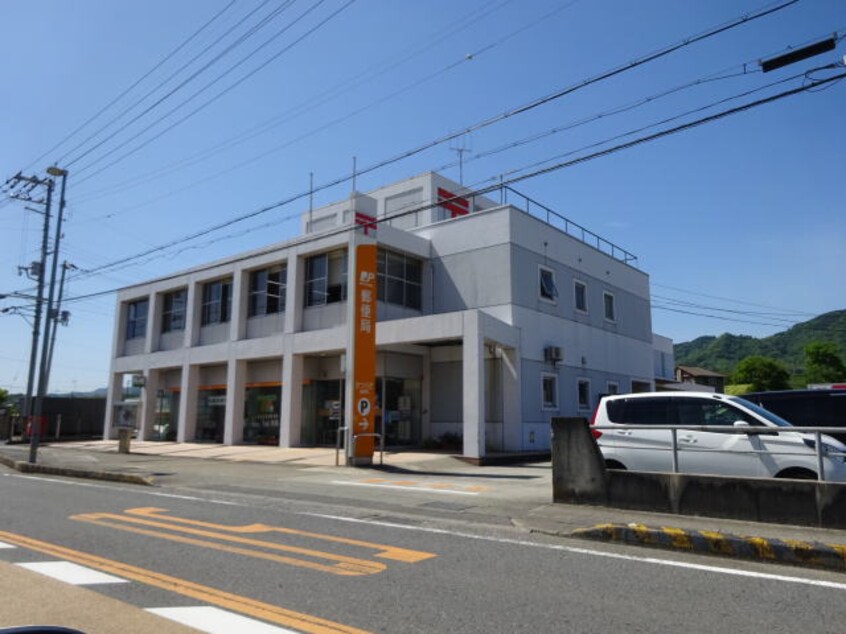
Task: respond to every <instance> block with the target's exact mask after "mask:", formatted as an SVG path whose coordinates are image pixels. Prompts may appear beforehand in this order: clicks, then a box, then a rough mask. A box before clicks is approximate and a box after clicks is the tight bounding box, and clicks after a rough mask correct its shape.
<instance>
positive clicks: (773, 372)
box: [733, 355, 790, 392]
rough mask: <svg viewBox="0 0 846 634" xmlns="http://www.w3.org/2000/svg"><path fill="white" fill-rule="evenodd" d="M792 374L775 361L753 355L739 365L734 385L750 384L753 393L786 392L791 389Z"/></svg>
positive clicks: (735, 373)
mask: <svg viewBox="0 0 846 634" xmlns="http://www.w3.org/2000/svg"><path fill="white" fill-rule="evenodd" d="M789 379H790V373H789V372H788V371H787V369H786V368H785V367H784V366H783V365H782V364H781V363H779V362H778V361H776V360H775V359H771V358H769V357H762V356H758V355H753V356H751V357H746V358H745V359H743V360H741V361H740V363H738V364H737V368H736V369H735V371H734V377H733V382H734V383H748V384H750V385H751V386H752V391H753V392H764V391H768V390H786V389H788V388H789V387H790V384H789Z"/></svg>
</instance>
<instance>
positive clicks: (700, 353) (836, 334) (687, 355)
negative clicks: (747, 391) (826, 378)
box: [673, 310, 846, 374]
mask: <svg viewBox="0 0 846 634" xmlns="http://www.w3.org/2000/svg"><path fill="white" fill-rule="evenodd" d="M813 341H821V342H828V343H833V344H835V345H836V346H837V347H838V349H839V352H840V356H841V358H843V359H844V360H846V310H835V311H832V312H830V313H825V314H823V315H820V316H819V317H814V318H813V319H811V320H810V321H805V322H802V323H801V324H796V325H795V326H792V327H791V328H789V329H788V330H785V331H784V332H780V333H777V334H775V335H771V336H769V337H764V338H763V339H756V338H755V337H749V336H746V335H731V334H728V333H726V334H722V335H720V336H719V337H699V338H697V339H694V340H693V341H688V342H686V343H678V344H675V345H674V346H673V351H674V353H675V357H676V364H677V365H693V366H697V367H700V368H706V369H708V370H713V371H715V372H720V373H722V374H731V373H732V372H733V371H734V368H735V366H736V365H737V362H738V361H740V360H741V359H744V358H745V357H748V356H751V355H762V356H765V357H771V358H773V359H776V360H778V361H780V362H781V363H783V364H784V365H785V367H787V369H788V370H790V372H791V373H792V374H801V373H802V372H803V371H804V367H803V364H804V362H805V358H804V349H805V346H806V345H807V344H809V343H811V342H813Z"/></svg>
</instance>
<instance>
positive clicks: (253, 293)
mask: <svg viewBox="0 0 846 634" xmlns="http://www.w3.org/2000/svg"><path fill="white" fill-rule="evenodd" d="M287 286H288V267H287V266H285V265H284V264H282V265H279V266H273V267H270V268H268V269H261V270H260V271H253V272H252V273H250V302H249V307H248V315H249V316H250V317H258V316H261V315H273V314H275V313H282V312H285V291H286V289H287Z"/></svg>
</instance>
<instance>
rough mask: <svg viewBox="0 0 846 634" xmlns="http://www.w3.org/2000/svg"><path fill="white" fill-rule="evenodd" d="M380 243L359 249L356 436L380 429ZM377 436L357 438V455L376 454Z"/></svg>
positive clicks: (354, 393)
mask: <svg viewBox="0 0 846 634" xmlns="http://www.w3.org/2000/svg"><path fill="white" fill-rule="evenodd" d="M376 249H377V247H376V245H375V244H360V245H358V246H357V247H356V249H355V308H354V318H355V323H354V326H353V385H352V388H353V390H352V398H353V428H352V434H353V437H355V436H358V435H359V434H372V433H373V432H374V431H375V430H376V423H375V415H374V408H375V405H376ZM373 438H374V437H373V436H363V437H361V438H359V439H358V440H355V441H354V442H353V447H354V448H355V453H354V455H353V457H354V458H370V459H372V458H373V447H374V443H373Z"/></svg>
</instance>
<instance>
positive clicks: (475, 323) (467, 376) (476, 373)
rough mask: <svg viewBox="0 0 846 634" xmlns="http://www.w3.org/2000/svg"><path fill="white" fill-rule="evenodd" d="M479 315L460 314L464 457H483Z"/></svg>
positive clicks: (482, 355) (482, 360)
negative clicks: (462, 334) (462, 329)
mask: <svg viewBox="0 0 846 634" xmlns="http://www.w3.org/2000/svg"><path fill="white" fill-rule="evenodd" d="M484 343H485V342H484V337H483V333H482V330H481V324H480V320H479V313H478V312H477V311H467V312H465V313H464V339H463V344H462V369H463V375H462V380H463V387H464V404H463V424H462V435H463V436H464V457H465V458H481V457H483V456H484V455H485V347H484Z"/></svg>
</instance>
